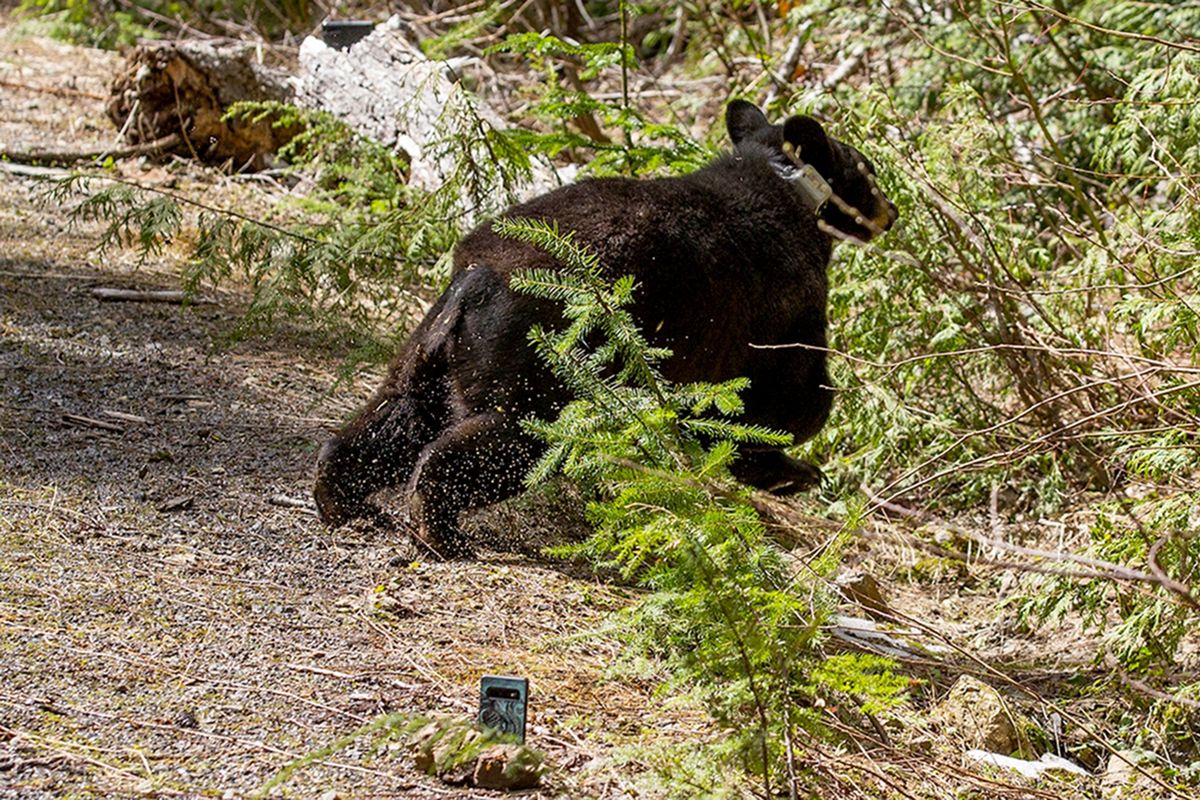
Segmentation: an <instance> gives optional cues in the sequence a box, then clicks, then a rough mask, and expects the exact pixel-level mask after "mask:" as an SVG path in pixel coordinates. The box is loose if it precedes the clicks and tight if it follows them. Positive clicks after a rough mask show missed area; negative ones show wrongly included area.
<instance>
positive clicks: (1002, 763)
mask: <svg viewBox="0 0 1200 800" xmlns="http://www.w3.org/2000/svg"><path fill="white" fill-rule="evenodd" d="M967 758H969V759H971V760H973V761H978V762H980V763H981V764H991V765H992V766H994V767H1003V768H1004V769H1011V770H1013V771H1014V772H1019V773H1021V774H1022V775H1024V776H1025V777H1026V778H1032V779H1035V780H1036V779H1037V778H1039V777H1040V776H1041V775H1042V773H1043V772H1051V771H1055V770H1057V771H1061V772H1069V773H1071V774H1073V775H1087V774H1088V771H1087V770H1086V769H1084V768H1083V767H1081V766H1079V765H1078V764H1076V763H1074V762H1072V761H1068V760H1067V759H1065V758H1060V757H1059V756H1056V755H1054V753H1042V757H1041V758H1039V759H1038V760H1037V761H1026V760H1025V759H1023V758H1012V757H1010V756H1002V755H1000V754H999V753H989V752H988V751H986V750H968V751H967Z"/></svg>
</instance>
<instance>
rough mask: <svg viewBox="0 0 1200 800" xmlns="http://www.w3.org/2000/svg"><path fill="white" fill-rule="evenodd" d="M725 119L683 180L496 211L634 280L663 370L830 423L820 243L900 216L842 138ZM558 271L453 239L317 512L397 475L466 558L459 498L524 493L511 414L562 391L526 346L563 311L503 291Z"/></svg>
mask: <svg viewBox="0 0 1200 800" xmlns="http://www.w3.org/2000/svg"><path fill="white" fill-rule="evenodd" d="M726 123H727V127H728V130H729V134H730V138H731V139H732V141H733V144H734V147H735V150H734V152H733V153H732V154H730V155H726V156H723V157H721V158H719V159H717V160H716V161H714V162H713V163H711V164H709V165H708V166H707V167H705V168H703V169H701V170H698V171H696V172H694V173H692V174H690V175H687V176H684V177H681V178H661V179H657V180H633V179H625V178H603V179H595V180H585V181H581V182H579V183H577V184H574V185H571V186H565V187H563V188H561V189H558V190H556V191H553V192H550V193H549V194H546V195H543V196H541V197H538V198H535V199H534V200H531V201H529V202H527V203H523V204H521V205H518V206H516V207H514V208H512V209H509V210H508V211H507V212H505V216H506V217H523V218H528V219H542V220H550V221H554V222H557V223H558V225H559V228H560V230H563V231H574V233H575V236H576V239H577V241H579V242H580V243H582V244H585V245H587V246H588V247H590V248H591V249H593V250H594V251H595V252H596V253H597V254H598V255H599V257H600V262H601V264H603V266H604V268H605V270H606V274H607V275H608V276H609V277H610V278H613V279H615V278H617V277H620V276H622V275H627V274H632V275H634V276H636V278H637V282H638V290H637V292H636V295H635V304H634V307H633V312H634V316H635V318H636V319H637V321H638V323H639V325H640V326H641V328H642V330H643V331H644V332H645V333H646V335H647V338H649V339H650V341H651V342H652V343H653V344H654V345H657V346H664V347H668V348H670V349H671V350H672V351H673V353H674V355H673V356H672V357H671V358H670V359H669V360H668V361H666V362H665V363H664V365H663V374H664V376H665V377H666V378H667V379H669V380H671V381H676V382H690V381H722V380H727V379H730V378H734V377H738V376H746V377H748V378H750V381H751V384H750V388H749V389H748V390H747V391H746V392H745V393H744V396H743V399H744V401H745V406H746V413H745V416H744V421H745V422H750V423H757V424H762V425H767V426H770V427H772V428H776V429H782V430H785V431H788V432H789V433H791V434H792V435H793V436H794V437H795V441H796V442H801V441H804V440H805V439H808V438H809V437H811V436H813V435H814V434H815V433H816V432H817V431H819V430H820V429H821V426H822V425H824V424H825V420H826V418H827V417H828V415H829V408H830V404H831V402H832V391H831V389H830V388H829V376H828V375H827V373H826V369H825V354H824V353H823V352H822V351H821V350H819V349H805V348H783V349H774V350H773V349H756V348H752V347H750V345H751V344H752V343H753V344H766V345H769V344H784V343H797V342H798V343H802V344H806V345H813V346H816V347H817V348H822V347H825V345H826V335H825V327H826V319H825V305H826V295H827V282H826V268H827V267H828V264H829V258H830V253H831V252H832V248H833V237H832V236H831V235H830V233H828V232H827V229H826V230H822V226H821V225H820V224H819V222H818V218H820V219H821V220H822V221H823V222H824V223H825V224H827V225H829V226H832V227H833V228H835V229H837V230H838V231H840V232H842V233H843V234H846V235H849V236H854V237H857V238H859V239H863V240H866V239H869V238H871V237H872V235H874V234H877V233H879V232H881V231H883V230H886V229H887V228H888V227H889V226H890V225H891V224H892V223H893V222H894V221H895V219H896V210H895V207H894V206H892V204H891V203H889V202H888V201H887V199H886V198H884V197H883V196H882V194H880V193H879V191H878V189H877V188H876V186H875V182H874V178H873V170H872V168H871V166H870V164H869V162H867V161H866V159H865V158H864V157H863V156H862V155H861V154H860V153H859V152H858V151H857V150H855V149H854V148H852V147H850V146H848V145H845V144H842V143H841V142H838V141H836V140H834V139H832V138H829V137H827V136H826V134H825V132H824V130H823V129H822V128H821V126H820V124H819V123H818V122H816V121H815V120H813V119H811V118H808V117H791V118H789V119H788V120H787V121H786V122H785V123H784V124H783V125H770V124H769V123H768V122H767V119H766V117H765V116H764V115H763V114H762V112H761V111H759V110H758V109H757V108H755V107H754V106H752V105H750V104H749V103H746V102H744V101H737V100H735V101H734V102H732V103H731V104H730V105H729V108H728V110H727V113H726ZM791 155H795V156H797V157H798V158H799V159H801V160H802V161H803V162H805V163H807V164H809V165H811V166H812V167H813V168H815V169H816V170H817V171H818V172H819V173H820V174H821V176H822V177H824V179H825V180H826V181H827V182H828V183H829V184H830V187H831V188H832V190H833V192H834V194H835V195H837V197H839V198H840V199H841V202H838V201H836V200H835V201H834V202H831V203H826V204H825V205H824V206H823V207H822V208H820V209H819V210H818V211H817V212H816V213H815V212H814V209H813V207H812V206H813V203H812V201H809V200H806V195H805V194H804V192H803V191H801V189H800V188H799V187H798V186H797V185H796V182H795V180H794V176H795V172H796V168H797V165H796V163H795V161H793V159H792V158H791V157H790V156H791ZM539 267H540V268H546V269H559V268H561V265H559V264H557V263H556V262H555V261H554V260H553V259H552V258H551V257H550V256H549V255H548V254H547V253H545V252H544V251H542V250H539V249H537V248H536V247H533V246H531V245H527V244H524V243H521V242H517V241H514V240H511V239H505V238H502V237H500V236H498V235H497V234H496V233H495V232H493V230H492V228H491V226H490V225H488V224H484V225H483V226H481V227H479V228H477V229H476V230H475V231H473V232H472V233H470V234H469V235H468V236H467V237H466V238H464V239H463V240H462V242H461V243H460V244H459V245H458V248H457V249H456V251H455V254H454V271H453V276H452V278H451V283H450V288H449V289H447V291H446V293H445V294H444V295H442V297H441V299H439V300H438V302H437V303H436V304H435V305H434V306H433V308H431V309H430V311H429V313H428V314H427V315H426V317H425V319H424V320H423V321H422V322H421V324H420V325H419V326H418V327H417V329H416V330H415V331H414V332H413V334H412V336H411V337H410V338H409V340H408V342H407V343H406V344H405V346H404V348H403V349H402V350H401V352H400V353H399V355H398V356H397V357H396V360H395V362H394V363H393V365H392V368H391V371H390V374H389V375H388V378H387V380H386V381H385V382H384V384H383V386H381V387H380V389H379V390H378V391H377V392H376V394H375V396H374V398H372V400H371V401H370V402H369V403H368V404H367V405H366V407H365V408H364V410H363V411H362V412H360V414H359V416H358V417H357V418H356V419H355V420H353V421H352V422H351V423H350V424H349V425H347V426H346V427H345V428H344V429H343V430H342V431H340V432H339V433H338V434H337V435H336V436H334V437H333V438H332V439H330V440H329V442H327V443H326V444H325V446H324V447H323V448H322V450H321V454H320V456H319V458H318V469H317V483H316V489H315V495H316V501H317V506H318V509H319V510H320V513H321V518H322V519H323V520H325V521H326V522H327V523H329V524H334V525H336V524H339V523H341V522H343V521H346V520H348V519H351V518H353V517H356V516H362V515H365V514H368V513H370V512H371V510H372V506H371V505H370V504H369V503H368V498H369V496H370V495H371V494H372V493H373V492H375V491H376V490H379V489H382V488H385V487H391V486H397V485H400V484H407V488H408V494H409V496H410V497H411V502H412V508H413V512H414V517H415V519H416V520H417V522H418V525H419V528H420V530H419V532H418V536H419V537H420V538H421V539H422V540H423V541H424V543H425V544H427V545H428V546H430V547H431V548H432V549H433V550H434V551H435V552H437V553H438V554H440V555H443V556H456V555H465V554H467V552H468V550H467V548H466V545H465V543H464V542H463V541H462V538H461V536H460V534H459V529H458V514H459V512H460V511H462V510H465V509H470V508H476V507H479V506H483V505H487V504H490V503H494V502H497V501H499V500H502V499H504V498H507V497H511V496H513V495H514V494H516V493H518V492H520V491H521V489H522V478H523V476H524V475H525V473H526V472H527V471H528V469H529V468H530V467H531V466H532V465H533V464H534V463H535V462H536V460H537V458H538V457H539V456H540V454H541V453H542V452H543V447H542V445H541V444H540V443H539V442H538V441H536V440H535V439H533V438H531V437H530V436H528V435H527V434H525V433H524V432H523V431H522V430H521V429H520V426H519V424H518V421H519V420H520V419H521V418H523V417H525V416H528V415H530V414H533V415H536V416H538V417H541V418H553V416H554V415H555V414H556V413H557V412H558V411H559V410H560V409H561V408H562V407H563V405H565V404H566V403H567V402H568V400H569V399H570V395H569V392H568V391H567V389H566V387H564V386H563V385H562V383H561V382H559V381H558V380H557V379H555V378H554V377H553V376H552V375H551V374H550V372H549V370H548V369H547V367H546V366H545V365H544V364H543V363H542V362H541V360H540V359H539V358H538V357H537V356H536V355H535V354H534V352H533V350H532V348H531V347H530V346H529V343H528V339H527V335H528V332H529V329H530V327H531V326H532V325H534V324H535V323H541V324H543V325H546V326H554V325H556V324H559V323H561V320H562V317H561V312H560V309H559V307H558V305H557V304H555V303H551V302H547V301H544V300H539V299H536V298H533V297H530V296H528V295H525V294H520V293H517V292H514V291H512V290H510V289H509V287H508V278H509V276H510V275H512V274H513V272H514V271H516V270H521V269H528V268H539ZM734 474H735V476H736V477H737V478H738V479H739V480H742V481H744V482H746V483H749V484H750V485H753V486H756V487H760V488H763V489H769V490H772V491H775V492H777V493H787V492H792V491H798V490H799V489H802V488H805V487H807V486H809V485H812V484H813V483H815V482H816V481H818V480H819V479H820V474H821V473H820V471H819V470H818V469H817V468H816V467H815V466H812V465H811V464H806V463H803V462H800V461H797V460H796V459H793V458H791V457H789V456H788V455H787V454H785V453H784V452H783V451H782V450H778V449H774V448H758V449H750V450H748V451H743V452H742V453H741V455H740V456H739V458H738V460H737V462H736V463H735V466H734Z"/></svg>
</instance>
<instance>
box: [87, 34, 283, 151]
mask: <svg viewBox="0 0 1200 800" xmlns="http://www.w3.org/2000/svg"><path fill="white" fill-rule="evenodd" d="M257 55H258V53H257V50H256V48H255V47H254V46H252V45H247V44H240V43H232V44H227V43H213V42H209V41H181V42H174V43H163V44H143V45H141V46H139V47H137V48H136V49H134V50H133V51H132V52H131V53H130V54H129V56H128V57H127V58H126V61H125V64H124V67H123V68H122V70H121V72H120V73H119V74H118V75H117V76H116V77H115V78H114V80H113V83H112V89H111V93H110V95H111V96H110V99H109V101H108V116H109V119H111V120H112V122H113V124H114V125H116V126H117V127H118V128H120V129H121V131H122V132H123V135H124V138H125V141H126V142H128V143H129V144H131V145H139V144H145V143H149V142H158V141H163V140H166V139H167V137H170V136H171V135H172V134H174V135H176V136H177V137H178V140H179V141H178V144H176V145H175V146H174V148H173V150H172V151H173V152H176V153H179V154H180V155H187V156H191V157H194V158H198V159H200V160H202V161H205V162H207V163H209V164H224V163H231V164H232V166H233V168H235V169H241V168H246V169H261V168H262V167H264V166H266V165H267V164H268V163H269V161H270V155H271V154H272V153H274V152H275V151H276V150H278V149H279V148H280V147H281V146H282V145H284V144H285V143H287V142H288V141H290V140H291V138H292V137H293V136H294V135H295V134H296V130H295V129H292V128H276V127H273V126H272V119H270V118H267V119H264V120H261V121H258V122H252V121H249V120H226V119H225V112H226V111H227V110H228V108H229V106H230V105H232V104H233V103H236V102H239V101H246V100H277V101H281V102H288V101H290V100H291V99H292V87H291V82H290V76H289V74H288V73H287V72H286V71H285V70H283V69H279V68H275V67H268V66H264V65H263V64H260V63H259V62H258V58H257Z"/></svg>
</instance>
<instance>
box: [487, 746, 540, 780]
mask: <svg viewBox="0 0 1200 800" xmlns="http://www.w3.org/2000/svg"><path fill="white" fill-rule="evenodd" d="M541 778H542V759H541V758H540V757H539V756H538V755H537V754H535V753H534V752H533V751H532V750H530V749H528V748H526V747H522V746H520V745H515V744H494V745H492V746H491V747H488V748H486V749H485V750H483V752H481V753H480V754H479V757H478V758H477V759H476V760H475V773H474V775H473V776H472V782H473V783H474V784H475V786H477V787H479V788H481V789H532V788H533V787H535V786H537V785H538V783H539V782H540V781H541Z"/></svg>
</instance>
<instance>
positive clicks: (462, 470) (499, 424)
mask: <svg viewBox="0 0 1200 800" xmlns="http://www.w3.org/2000/svg"><path fill="white" fill-rule="evenodd" d="M542 450H543V446H542V445H541V443H539V442H538V441H537V440H536V439H535V438H533V437H532V436H530V435H529V434H527V433H525V432H524V431H522V430H521V427H520V425H519V424H518V422H517V420H516V419H515V418H513V417H510V416H507V415H504V414H501V413H498V412H494V413H486V414H476V415H474V416H471V417H467V418H466V419H464V420H462V421H460V422H457V423H455V424H453V425H451V426H450V427H449V428H447V429H446V430H445V431H444V432H443V433H442V435H441V436H440V437H439V438H438V439H437V440H435V441H433V442H431V443H430V444H429V445H428V446H427V447H426V448H425V449H424V451H422V453H421V457H420V458H419V459H418V461H417V466H416V470H415V471H414V473H413V477H412V481H411V482H410V484H409V490H410V497H411V500H410V502H411V508H412V511H413V517H414V519H415V520H416V522H417V526H418V532H417V537H418V538H419V539H420V540H421V542H422V543H423V544H425V545H426V546H428V547H429V549H430V550H432V551H433V552H434V553H435V554H436V555H438V556H440V557H442V558H468V557H470V555H471V547H470V545H469V544H468V543H467V542H466V541H464V539H463V536H462V532H461V530H460V529H459V525H458V515H459V512H460V511H465V510H468V509H472V508H479V507H480V506H486V505H490V504H492V503H497V502H499V501H501V500H504V499H506V498H509V497H512V496H513V495H516V494H518V493H520V492H521V491H522V490H523V489H524V488H525V487H524V480H525V474H526V473H527V472H528V471H529V469H530V467H532V466H533V464H534V463H535V462H536V461H537V459H538V457H539V456H540V455H541V453H542Z"/></svg>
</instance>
